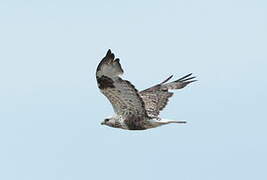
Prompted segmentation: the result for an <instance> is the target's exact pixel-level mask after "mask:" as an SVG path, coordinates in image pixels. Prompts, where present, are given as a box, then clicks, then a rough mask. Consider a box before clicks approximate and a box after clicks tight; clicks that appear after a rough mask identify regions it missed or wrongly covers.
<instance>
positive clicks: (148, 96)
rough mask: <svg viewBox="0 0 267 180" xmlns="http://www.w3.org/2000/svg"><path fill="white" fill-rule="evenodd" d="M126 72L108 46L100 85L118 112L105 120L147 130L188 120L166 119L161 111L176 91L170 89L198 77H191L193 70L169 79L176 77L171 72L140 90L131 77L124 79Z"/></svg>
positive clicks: (98, 72)
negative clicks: (162, 116)
mask: <svg viewBox="0 0 267 180" xmlns="http://www.w3.org/2000/svg"><path fill="white" fill-rule="evenodd" d="M122 74H123V69H122V67H121V65H120V62H119V59H115V56H114V54H113V53H111V51H110V50H108V52H107V54H106V56H105V57H104V58H103V59H102V60H101V62H100V63H99V65H98V67H97V70H96V79H97V83H98V87H99V89H100V90H101V92H102V93H103V94H104V95H105V96H106V97H107V98H108V100H109V101H110V103H111V104H112V106H113V109H114V111H115V115H114V116H112V117H110V118H107V119H105V120H104V121H103V122H102V123H101V124H103V125H107V126H110V127H114V128H121V129H128V130H145V129H150V128H155V127H158V126H161V125H165V124H170V123H185V121H174V120H165V119H162V118H160V117H159V112H160V111H161V110H162V109H163V108H164V107H165V106H166V104H167V102H168V99H169V98H170V97H171V96H172V95H173V93H172V92H169V90H172V89H181V88H183V87H185V86H186V85H188V84H189V83H191V82H194V81H195V80H193V78H194V77H190V76H191V74H188V75H186V76H184V77H182V78H180V79H178V80H176V81H173V82H169V83H167V81H169V80H170V79H171V78H172V76H170V77H169V78H167V79H166V80H165V81H163V82H162V83H160V84H157V85H155V86H153V87H151V88H148V89H146V90H143V91H140V92H139V91H138V90H136V88H135V87H134V86H133V85H132V84H131V83H130V82H129V81H127V80H123V79H122V78H121V77H120V75H122Z"/></svg>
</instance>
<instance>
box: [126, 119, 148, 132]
mask: <svg viewBox="0 0 267 180" xmlns="http://www.w3.org/2000/svg"><path fill="white" fill-rule="evenodd" d="M124 122H125V124H126V125H127V127H128V129H129V130H145V129H146V128H145V127H144V119H143V118H142V117H140V116H128V117H127V118H126V119H125V121H124Z"/></svg>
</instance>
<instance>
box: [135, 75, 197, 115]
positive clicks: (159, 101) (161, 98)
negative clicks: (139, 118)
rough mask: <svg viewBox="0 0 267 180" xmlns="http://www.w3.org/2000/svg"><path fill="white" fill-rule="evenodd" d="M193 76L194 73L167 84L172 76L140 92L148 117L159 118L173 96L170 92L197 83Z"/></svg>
mask: <svg viewBox="0 0 267 180" xmlns="http://www.w3.org/2000/svg"><path fill="white" fill-rule="evenodd" d="M191 75H192V73H191V74H188V75H186V76H184V77H182V78H180V79H178V80H176V81H172V82H169V83H167V81H169V80H170V79H171V78H172V76H170V77H168V78H167V79H166V80H164V81H163V82H162V83H160V84H157V85H155V86H152V87H150V88H148V89H145V90H143V91H141V92H139V94H140V96H141V98H142V99H143V101H144V103H145V108H146V111H147V114H148V116H150V117H157V116H158V115H159V113H160V111H161V110H162V109H163V108H164V107H165V106H166V105H167V103H168V100H169V98H170V97H171V96H172V95H173V93H172V92H169V90H173V89H181V88H184V87H185V86H187V85H188V84H190V83H192V82H194V81H196V80H194V78H195V77H191Z"/></svg>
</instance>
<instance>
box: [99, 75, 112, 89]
mask: <svg viewBox="0 0 267 180" xmlns="http://www.w3.org/2000/svg"><path fill="white" fill-rule="evenodd" d="M96 79H97V83H98V87H99V89H106V88H115V86H114V81H113V80H112V79H111V78H109V77H107V76H101V77H97V78H96Z"/></svg>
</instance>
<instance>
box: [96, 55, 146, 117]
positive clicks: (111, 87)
mask: <svg viewBox="0 0 267 180" xmlns="http://www.w3.org/2000/svg"><path fill="white" fill-rule="evenodd" d="M122 74H123V69H122V67H121V65H120V62H119V59H115V56H114V54H113V53H112V52H111V50H108V52H107V54H106V56H105V57H104V58H103V59H102V60H101V62H100V63H99V65H98V67H97V70H96V79H97V83H98V87H99V89H100V91H101V92H102V93H103V94H104V95H105V96H106V97H107V98H108V100H109V101H110V103H111V104H112V106H113V109H114V111H115V113H116V114H118V115H122V116H125V117H128V116H132V117H134V116H138V117H142V116H147V114H146V110H145V104H144V101H143V100H142V98H141V97H140V95H139V94H138V91H137V90H136V89H135V87H134V85H132V84H131V83H130V82H129V81H127V80H123V79H122V78H120V77H119V76H120V75H122Z"/></svg>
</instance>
